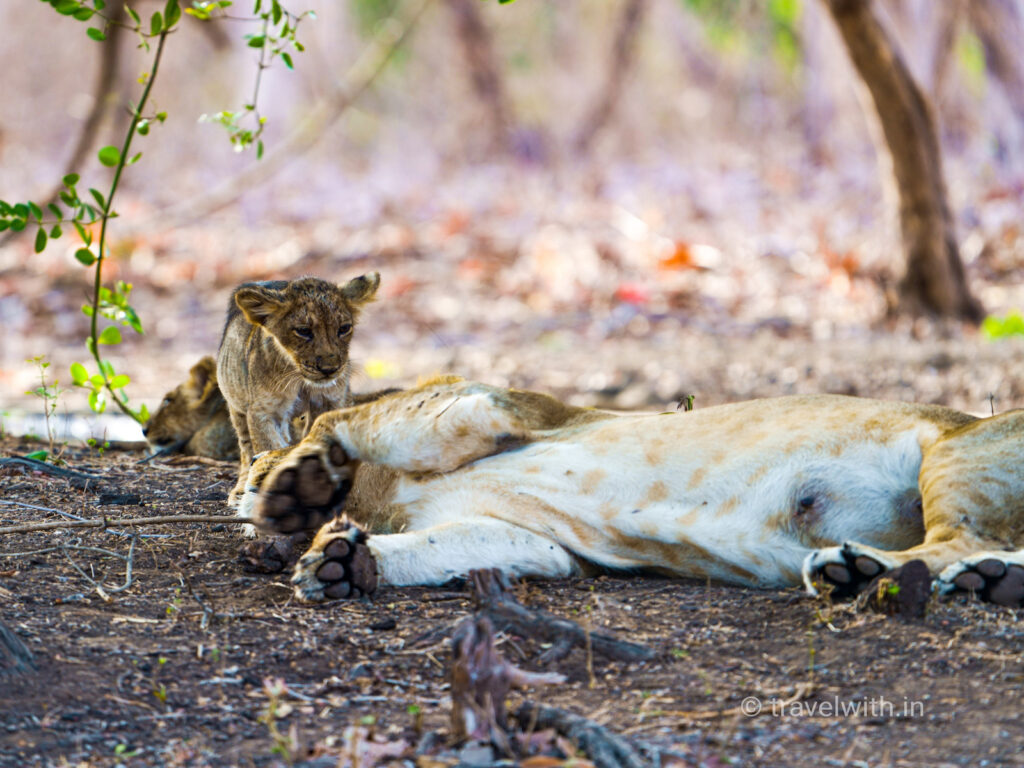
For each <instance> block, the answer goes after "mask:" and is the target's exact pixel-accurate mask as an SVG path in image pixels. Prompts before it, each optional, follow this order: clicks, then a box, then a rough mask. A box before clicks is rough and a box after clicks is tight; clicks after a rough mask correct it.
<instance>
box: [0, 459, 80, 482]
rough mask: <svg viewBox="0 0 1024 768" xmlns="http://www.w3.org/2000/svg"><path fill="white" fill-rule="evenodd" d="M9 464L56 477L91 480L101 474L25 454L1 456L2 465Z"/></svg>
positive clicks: (0, 465)
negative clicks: (58, 464)
mask: <svg viewBox="0 0 1024 768" xmlns="http://www.w3.org/2000/svg"><path fill="white" fill-rule="evenodd" d="M8 465H14V466H20V467H27V468H29V469H31V470H32V471H33V472H42V473H44V474H47V475H53V476H54V477H68V478H74V479H75V480H88V481H90V482H92V481H96V480H99V475H98V474H97V473H96V472H89V471H85V472H76V471H75V470H73V469H65V468H64V467H58V466H56V465H55V464H47V463H46V462H45V461H39V460H38V459H29V458H27V457H25V456H4V457H2V458H0V467H3V466H8Z"/></svg>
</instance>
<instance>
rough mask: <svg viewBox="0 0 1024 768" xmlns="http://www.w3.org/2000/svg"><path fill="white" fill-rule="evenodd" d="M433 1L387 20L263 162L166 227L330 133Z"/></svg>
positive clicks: (165, 219) (163, 215)
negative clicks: (352, 63)
mask: <svg viewBox="0 0 1024 768" xmlns="http://www.w3.org/2000/svg"><path fill="white" fill-rule="evenodd" d="M430 3H431V0H421V2H420V3H419V4H418V5H415V6H414V7H413V10H412V11H410V12H408V13H405V14H403V15H402V17H401V18H400V19H399V18H396V17H392V18H391V19H388V20H387V21H385V22H384V23H383V24H381V25H380V31H379V32H378V33H377V35H376V37H375V38H374V39H373V40H372V41H371V42H370V43H369V44H368V45H367V47H366V49H365V50H364V51H363V53H362V55H361V56H360V57H359V59H358V60H357V61H356V63H355V64H354V65H353V66H352V68H351V69H350V70H349V71H348V73H347V74H346V75H345V77H344V78H343V81H342V82H340V83H339V82H335V83H333V87H332V89H331V91H330V93H328V94H327V95H326V96H325V97H324V98H322V99H321V100H320V101H319V102H317V103H316V104H314V105H313V106H312V107H311V108H310V109H309V111H308V113H307V115H306V117H305V119H304V120H302V122H300V123H299V125H298V126H296V128H295V130H294V131H292V132H291V133H290V134H288V136H286V137H285V138H284V140H283V141H281V143H280V144H277V145H276V146H275V147H274V149H272V150H271V151H269V152H267V153H266V154H265V155H264V156H263V159H262V160H261V161H260V162H258V163H254V164H253V165H250V166H249V167H248V168H246V170H244V171H242V172H241V173H239V174H238V175H237V176H234V177H232V178H230V179H228V180H226V181H225V182H224V183H223V184H221V185H220V186H218V187H215V188H214V189H212V190H210V191H209V192H207V193H206V194H204V195H201V196H199V197H194V198H192V199H191V200H189V201H188V202H186V203H184V204H182V205H180V206H176V207H174V208H171V209H169V210H164V211H161V212H160V214H159V216H158V218H159V220H160V225H163V226H174V225H175V223H176V222H180V221H195V220H196V219H199V218H202V217H203V216H209V215H210V214H212V213H215V212H216V211H218V210H220V209H221V208H223V207H224V206H226V205H229V204H230V203H232V202H233V201H234V200H236V199H237V198H238V197H239V196H240V195H242V194H243V193H244V192H247V191H249V190H250V189H252V188H253V187H255V186H258V185H259V184H261V183H262V182H264V181H266V180H267V179H268V178H270V177H271V176H272V175H273V174H275V173H277V172H278V171H280V170H281V169H282V168H283V167H284V166H285V165H286V164H287V163H288V162H290V161H292V160H294V159H295V158H296V157H298V156H299V155H301V154H303V153H304V152H307V151H309V150H310V149H311V148H312V147H313V146H315V145H316V143H317V142H318V141H319V140H320V139H321V138H322V137H323V136H325V135H327V132H328V131H327V129H328V128H329V127H330V126H331V125H332V124H334V123H335V122H336V121H337V120H338V118H339V117H341V115H342V114H343V113H344V112H345V110H346V109H348V107H349V106H350V105H351V104H352V102H354V101H355V100H356V99H358V98H359V97H360V96H361V95H362V94H363V93H364V92H365V91H366V90H367V89H368V88H369V87H370V86H371V85H372V84H373V82H374V80H376V79H377V76H378V75H380V73H381V72H383V71H384V68H385V67H386V66H387V63H388V62H389V61H390V60H391V57H392V56H394V54H395V52H396V51H397V50H398V49H399V48H401V47H402V44H403V43H404V42H405V40H406V39H407V38H408V37H409V33H410V32H412V30H413V28H414V27H415V26H416V22H417V21H418V20H419V18H420V16H422V15H423V12H424V11H425V10H426V9H427V7H428V6H429V5H430ZM140 226H141V227H152V226H153V222H143V223H142V224H141V225H140Z"/></svg>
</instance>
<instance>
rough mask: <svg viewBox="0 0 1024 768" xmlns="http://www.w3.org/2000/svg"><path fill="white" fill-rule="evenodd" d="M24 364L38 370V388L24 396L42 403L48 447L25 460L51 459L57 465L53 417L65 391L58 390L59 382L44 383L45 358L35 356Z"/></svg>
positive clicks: (33, 453)
mask: <svg viewBox="0 0 1024 768" xmlns="http://www.w3.org/2000/svg"><path fill="white" fill-rule="evenodd" d="M25 362H27V363H32V364H34V365H35V366H36V368H37V369H38V370H39V386H38V387H36V388H35V389H30V390H28V391H26V392H25V394H26V395H35V396H36V397H38V398H39V399H41V400H42V401H43V418H44V419H45V420H46V436H47V438H48V442H49V446H50V448H49V450H48V451H33V452H32V453H30V454H27V455H26V457H25V458H28V459H37V460H38V461H46V459H47V458H51V457H52V460H53V462H54V463H57V462H59V461H60V456H59V455H58V453H57V450H56V445H57V436H56V426H55V424H54V422H53V417H54V414H56V412H57V401H58V399H59V398H60V396H61V394H62V393H63V392H64V391H65V390H63V389H61V388H60V382H58V381H57V380H56V379H54V381H53V383H52V384H47V383H46V369H47V368H49V367H50V363H49V362H47V360H46V358H45V356H43V355H36V356H35V357H31V358H29V359H28V360H26V361H25Z"/></svg>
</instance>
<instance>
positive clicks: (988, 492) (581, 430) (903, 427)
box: [241, 378, 1024, 606]
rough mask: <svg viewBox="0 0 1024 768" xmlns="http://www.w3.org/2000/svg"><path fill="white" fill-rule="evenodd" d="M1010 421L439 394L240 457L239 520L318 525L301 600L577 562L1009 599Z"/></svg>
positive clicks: (359, 411)
mask: <svg viewBox="0 0 1024 768" xmlns="http://www.w3.org/2000/svg"><path fill="white" fill-rule="evenodd" d="M1022 452H1024V411H1013V412H1009V413H1004V414H1000V415H998V416H993V417H992V418H989V419H976V418H974V417H972V416H968V415H966V414H963V413H958V412H956V411H953V410H950V409H948V408H942V407H938V406H928V405H913V404H908V403H899V402H880V401H875V400H865V399H858V398H851V397H844V396H839V395H817V396H797V397H783V398H777V399H771V400H755V401H751V402H746V403H737V404H733V405H723V406H717V407H713V408H706V409H703V410H698V411H695V412H691V413H666V414H658V415H654V414H648V415H628V416H614V415H611V414H606V413H601V412H597V411H592V410H586V409H582V408H575V407H571V406H568V405H564V404H563V403H561V402H559V401H558V400H556V399H554V398H552V397H549V396H547V395H542V394H536V393H532V392H523V391H517V390H506V389H499V388H496V387H490V386H486V385H483V384H476V383H472V382H466V381H461V380H458V379H455V378H442V379H438V380H435V381H433V382H431V383H428V384H426V385H424V386H422V387H419V388H417V389H414V390H408V391H405V392H401V393H398V394H394V395H390V396H388V397H384V398H382V399H380V400H377V401H376V402H372V403H368V404H365V405H361V406H357V407H352V408H346V409H343V410H338V411H332V412H330V413H326V414H324V415H322V416H320V417H319V418H318V419H317V420H316V421H315V422H314V424H313V425H312V427H311V429H310V432H309V434H308V435H307V436H306V437H305V438H304V439H303V440H302V441H301V442H300V443H299V444H298V445H296V446H295V447H294V448H293V449H291V450H289V451H276V452H274V453H273V454H269V455H266V456H264V457H260V458H258V459H257V461H256V463H255V464H254V466H253V471H252V475H251V478H250V479H251V480H253V481H254V483H259V490H258V491H257V490H256V489H255V488H252V487H251V488H250V490H249V491H248V492H247V494H246V496H245V498H244V499H243V504H242V510H241V511H242V512H243V513H245V512H248V511H252V512H253V513H254V514H255V517H256V519H257V524H258V525H259V526H261V527H262V528H264V529H267V530H271V531H278V532H285V533H288V532H294V531H298V530H301V529H312V528H314V527H316V526H317V525H319V524H321V523H325V522H326V521H327V520H328V519H329V518H331V517H332V516H333V514H334V513H335V511H336V510H337V509H338V508H339V506H341V505H343V509H344V513H345V516H344V517H342V518H340V519H336V520H332V521H330V522H326V524H324V525H323V527H322V528H320V530H319V532H318V533H317V534H316V537H315V539H314V540H313V544H312V546H311V547H310V549H309V551H308V552H307V553H306V554H305V555H303V557H302V558H301V559H300V561H299V563H298V564H297V566H296V570H295V574H294V577H293V579H292V581H293V583H294V584H295V588H296V594H297V595H298V597H300V598H301V599H303V600H310V601H316V600H324V599H326V598H338V597H347V596H350V595H359V594H364V593H369V592H372V591H373V590H374V589H375V587H376V586H377V584H378V582H380V583H384V584H392V585H412V584H441V583H443V582H445V581H447V580H449V579H451V578H452V577H455V576H461V575H464V574H466V572H467V571H469V570H470V569H473V568H492V567H497V568H501V569H502V570H504V571H506V572H508V573H511V574H514V575H518V576H547V577H559V576H569V575H572V574H579V573H582V571H583V567H584V565H585V564H588V563H589V564H596V565H598V566H602V567H605V568H611V569H623V570H634V569H646V570H653V571H657V572H661V573H667V574H672V575H677V576H690V577H700V578H705V577H708V578H714V579H717V580H720V581H724V582H729V583H733V584H740V585H746V586H757V587H783V586H791V585H796V584H799V583H800V581H801V579H803V580H804V581H805V583H807V585H808V586H809V587H810V586H811V585H812V584H813V583H815V582H825V583H829V584H831V585H832V586H833V587H834V589H835V593H837V594H840V595H849V594H853V593H855V592H857V591H858V590H859V589H861V588H862V587H863V586H864V585H865V584H866V583H868V582H869V581H870V580H871V579H872V578H873V577H874V576H876V575H877V574H879V573H881V572H883V571H886V570H889V569H892V568H895V567H897V566H899V565H901V564H903V563H905V562H908V561H910V560H911V559H915V558H920V559H922V560H924V562H925V563H926V564H927V565H928V567H929V569H930V570H931V572H932V574H933V575H935V576H937V579H936V584H937V586H938V587H939V588H940V589H941V590H943V591H952V590H955V589H969V590H974V591H976V592H977V593H978V594H980V595H981V597H983V598H985V599H989V600H992V601H995V602H999V603H1002V604H1006V605H1014V606H1017V605H1020V604H1021V603H1022V600H1024V567H1021V566H1022V565H1024V552H1021V551H1020V550H1021V547H1022V546H1024V469H1022V467H1021V464H1020V462H1021V456H1022Z"/></svg>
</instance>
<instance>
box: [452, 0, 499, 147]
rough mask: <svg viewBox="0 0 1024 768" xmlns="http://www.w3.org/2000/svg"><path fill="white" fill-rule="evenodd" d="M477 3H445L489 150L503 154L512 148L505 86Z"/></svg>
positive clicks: (458, 0)
mask: <svg viewBox="0 0 1024 768" xmlns="http://www.w3.org/2000/svg"><path fill="white" fill-rule="evenodd" d="M479 5H480V0H448V8H449V9H450V10H451V12H452V14H453V15H454V17H455V32H456V36H457V37H458V39H459V45H460V46H461V47H462V58H463V60H464V62H465V67H466V71H467V72H469V74H470V84H471V85H472V88H473V93H474V94H475V95H476V97H477V99H478V100H479V101H480V103H481V104H482V105H483V107H484V112H485V114H486V116H487V123H488V126H487V129H488V133H489V134H490V144H491V149H492V150H493V151H495V152H506V151H508V150H509V149H510V148H511V141H510V132H511V127H512V121H511V117H510V115H511V110H510V109H509V106H508V98H507V97H506V95H505V84H504V82H503V81H502V79H501V74H500V71H499V69H498V65H497V63H496V61H495V55H494V45H493V44H492V42H491V35H490V32H488V30H487V25H486V24H484V20H483V18H482V17H481V15H480V10H479V8H478V6H479Z"/></svg>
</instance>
